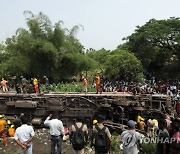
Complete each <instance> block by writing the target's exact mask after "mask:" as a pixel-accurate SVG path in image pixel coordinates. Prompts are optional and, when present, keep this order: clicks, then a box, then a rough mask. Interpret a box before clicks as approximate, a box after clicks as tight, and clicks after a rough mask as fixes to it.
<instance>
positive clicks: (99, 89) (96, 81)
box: [95, 74, 101, 94]
mask: <svg viewBox="0 0 180 154" xmlns="http://www.w3.org/2000/svg"><path fill="white" fill-rule="evenodd" d="M95 84H96V93H97V94H98V93H100V94H101V78H100V76H99V74H97V75H96V77H95Z"/></svg>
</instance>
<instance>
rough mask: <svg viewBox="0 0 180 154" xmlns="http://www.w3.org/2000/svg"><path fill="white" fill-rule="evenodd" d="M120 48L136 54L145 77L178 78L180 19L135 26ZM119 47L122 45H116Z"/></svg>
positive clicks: (179, 76) (179, 75)
mask: <svg viewBox="0 0 180 154" xmlns="http://www.w3.org/2000/svg"><path fill="white" fill-rule="evenodd" d="M126 40H127V43H126V45H124V46H123V47H125V48H126V49H128V50H130V51H132V52H134V53H135V55H136V56H137V58H138V59H139V60H140V61H141V62H142V64H143V67H144V72H145V73H146V75H148V74H150V75H153V76H156V77H157V78H159V79H168V78H169V79H179V78H180V19H179V18H170V19H167V20H155V19H151V20H149V22H147V23H146V24H145V25H143V26H141V27H140V26H137V29H136V30H135V33H133V34H132V35H130V36H128V37H127V38H126ZM119 47H122V46H119Z"/></svg>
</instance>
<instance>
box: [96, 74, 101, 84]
mask: <svg viewBox="0 0 180 154" xmlns="http://www.w3.org/2000/svg"><path fill="white" fill-rule="evenodd" d="M100 80H101V79H100V77H99V76H96V80H95V81H96V84H98V85H99V84H100Z"/></svg>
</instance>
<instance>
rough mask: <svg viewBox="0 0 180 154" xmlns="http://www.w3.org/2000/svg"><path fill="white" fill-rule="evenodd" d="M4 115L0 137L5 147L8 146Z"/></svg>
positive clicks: (0, 116)
mask: <svg viewBox="0 0 180 154" xmlns="http://www.w3.org/2000/svg"><path fill="white" fill-rule="evenodd" d="M3 117H4V116H3V115H0V135H1V136H2V138H3V144H4V146H7V138H6V132H5V130H4V128H5V126H6V120H4V119H3Z"/></svg>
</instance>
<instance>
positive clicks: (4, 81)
mask: <svg viewBox="0 0 180 154" xmlns="http://www.w3.org/2000/svg"><path fill="white" fill-rule="evenodd" d="M1 86H2V91H3V92H4V93H5V92H7V91H8V88H7V81H6V80H5V79H4V78H2V81H1Z"/></svg>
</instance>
